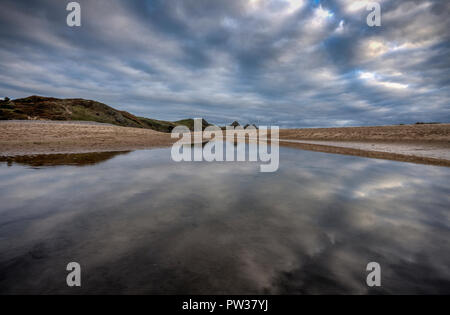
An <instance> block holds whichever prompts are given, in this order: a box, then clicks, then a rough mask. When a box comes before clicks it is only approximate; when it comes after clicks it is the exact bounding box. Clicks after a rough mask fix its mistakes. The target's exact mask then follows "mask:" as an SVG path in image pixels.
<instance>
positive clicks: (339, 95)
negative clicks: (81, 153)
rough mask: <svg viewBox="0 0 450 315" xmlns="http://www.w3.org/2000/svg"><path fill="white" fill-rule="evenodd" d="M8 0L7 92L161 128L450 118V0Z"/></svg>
mask: <svg viewBox="0 0 450 315" xmlns="http://www.w3.org/2000/svg"><path fill="white" fill-rule="evenodd" d="M68 2H69V1H56V0H53V1H51V0H46V1H33V2H30V1H12V0H5V1H2V3H1V4H0V9H1V10H0V39H1V42H0V93H1V94H3V95H5V96H9V97H12V98H16V97H24V96H28V95H31V94H39V95H48V96H55V97H82V98H89V99H95V100H98V101H102V102H105V103H107V104H110V105H112V106H115V107H118V108H120V109H124V110H128V111H130V112H133V113H135V114H138V115H145V116H149V117H154V118H159V119H179V118H185V117H199V116H201V117H204V118H206V119H207V120H211V121H213V122H216V123H225V122H230V121H232V120H235V119H238V120H240V121H243V122H247V121H248V122H255V123H260V124H266V123H271V124H279V125H281V126H287V127H289V126H290V127H292V126H331V125H370V124H391V123H411V122H416V121H442V122H448V121H449V120H450V105H449V101H450V88H449V78H450V58H449V53H450V41H449V31H448V29H449V27H450V22H449V21H448V19H447V16H448V14H449V13H450V5H449V3H447V2H445V1H432V0H429V1H394V0H380V4H381V7H382V26H381V27H374V28H370V27H368V26H367V24H366V22H365V20H366V16H367V14H368V11H366V8H365V6H366V4H367V2H368V1H354V0H336V1H323V0H322V1H307V0H248V1H243V0H223V1H222V0H183V1H181V0H179V1H175V0H164V1H163V0H160V1H156V0H155V1H137V0H136V1H124V0H123V1H119V0H116V1H110V0H109V1H106V0H96V1H92V0H85V1H79V3H80V4H81V8H82V27H80V28H70V27H68V26H67V25H66V23H65V21H66V16H67V12H66V11H65V6H66V5H67V3H68Z"/></svg>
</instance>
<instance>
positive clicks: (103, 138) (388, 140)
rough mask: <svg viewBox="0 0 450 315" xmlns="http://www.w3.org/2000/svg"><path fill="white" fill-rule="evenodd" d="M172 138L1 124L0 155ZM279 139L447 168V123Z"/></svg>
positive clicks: (163, 143) (99, 127)
mask: <svg viewBox="0 0 450 315" xmlns="http://www.w3.org/2000/svg"><path fill="white" fill-rule="evenodd" d="M304 138H307V139H304ZM413 138H414V139H413ZM175 141H177V139H171V134H168V133H161V132H158V131H154V130H150V129H140V128H131V127H119V126H114V125H108V124H97V123H92V122H74V121H71V122H58V121H23V122H22V121H2V122H1V123H0V156H1V157H4V158H5V157H14V156H16V157H17V156H27V155H52V154H80V153H83V154H84V153H95V152H123V151H134V150H144V149H153V148H165V147H170V146H171V145H172V144H173V143H174V142H175ZM279 144H280V146H285V147H290V148H297V149H302V150H310V151H318V152H324V153H332V154H344V155H353V156H360V157H366V158H377V159H387V160H394V161H402V162H411V163H420V164H428V165H438V166H446V167H450V124H440V125H406V126H381V127H342V128H316V129H282V130H280V142H279Z"/></svg>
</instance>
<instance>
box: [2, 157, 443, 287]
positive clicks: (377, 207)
mask: <svg viewBox="0 0 450 315" xmlns="http://www.w3.org/2000/svg"><path fill="white" fill-rule="evenodd" d="M67 164H69V165H67ZM449 175H450V169H448V168H444V167H435V166H424V165H417V164H409V163H401V162H391V161H385V160H375V159H366V158H359V157H351V156H343V155H333V154H325V153H317V152H309V151H302V150H296V149H289V148H280V168H279V170H278V172H276V173H260V172H259V164H258V163H250V162H239V163H238V162H236V163H230V162H223V163H207V162H184V163H175V162H172V161H171V160H170V150H169V149H157V150H149V151H136V152H131V153H130V152H122V153H118V154H116V153H106V154H105V153H103V154H98V155H96V154H91V155H75V156H73V155H72V156H71V155H64V156H63V155H61V156H56V157H55V156H54V157H45V158H43V157H34V158H19V159H15V160H3V162H0V202H1V203H0V293H35V294H47V293H69V294H71V293H75V294H79V293H106V294H108V293H118V294H120V293H137V294H140V293H149V294H175V293H177V294H222V293H224V294H230V293H233V294H260V293H261V294H265V293H279V294H302V293H313V294H321V293H353V294H371V293H447V294H448V293H450V227H449V225H450V220H449V218H450V216H449V205H450V184H449V178H450V177H449ZM72 261H75V262H78V263H80V265H81V268H82V275H81V276H82V286H81V288H69V287H67V285H66V275H67V274H68V272H67V271H66V265H67V264H68V263H69V262H72ZM371 261H375V262H378V263H379V264H380V266H381V279H382V280H381V287H379V288H369V287H367V285H366V276H367V274H368V272H366V265H367V263H368V262H371Z"/></svg>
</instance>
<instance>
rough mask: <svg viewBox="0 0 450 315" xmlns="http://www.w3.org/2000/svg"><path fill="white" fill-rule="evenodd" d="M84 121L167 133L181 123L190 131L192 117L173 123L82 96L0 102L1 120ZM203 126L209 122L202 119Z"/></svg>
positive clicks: (192, 123)
mask: <svg viewBox="0 0 450 315" xmlns="http://www.w3.org/2000/svg"><path fill="white" fill-rule="evenodd" d="M13 119H17V120H23V119H25V120H29V119H33V120H36V119H45V120H83V121H95V122H100V123H108V124H113V125H117V126H123V127H135V128H146V129H153V130H157V131H161V132H170V131H171V130H172V129H173V128H174V127H175V126H178V125H184V126H187V127H188V128H189V129H191V130H193V127H194V120H193V119H185V120H180V121H176V122H170V121H163V120H156V119H150V118H145V117H138V116H134V115H133V114H130V113H128V112H126V111H120V110H117V109H114V108H112V107H110V106H108V105H106V104H103V103H99V102H95V101H91V100H84V99H78V98H77V99H58V98H52V97H42V96H30V97H26V98H21V99H16V100H4V101H0V120H13ZM202 125H203V128H205V127H207V126H209V125H210V124H209V123H208V122H207V121H206V120H203V123H202Z"/></svg>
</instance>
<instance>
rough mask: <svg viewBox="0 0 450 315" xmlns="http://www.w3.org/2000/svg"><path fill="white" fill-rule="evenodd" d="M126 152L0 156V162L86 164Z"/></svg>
mask: <svg viewBox="0 0 450 315" xmlns="http://www.w3.org/2000/svg"><path fill="white" fill-rule="evenodd" d="M127 153H130V151H118V152H94V153H66V154H38V155H23V156H8V157H4V156H0V162H6V163H8V165H12V164H13V163H16V164H21V165H28V166H33V167H39V166H57V165H73V166H86V165H95V164H99V163H102V162H105V161H108V160H110V159H112V158H113V157H115V156H117V155H122V154H127Z"/></svg>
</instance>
